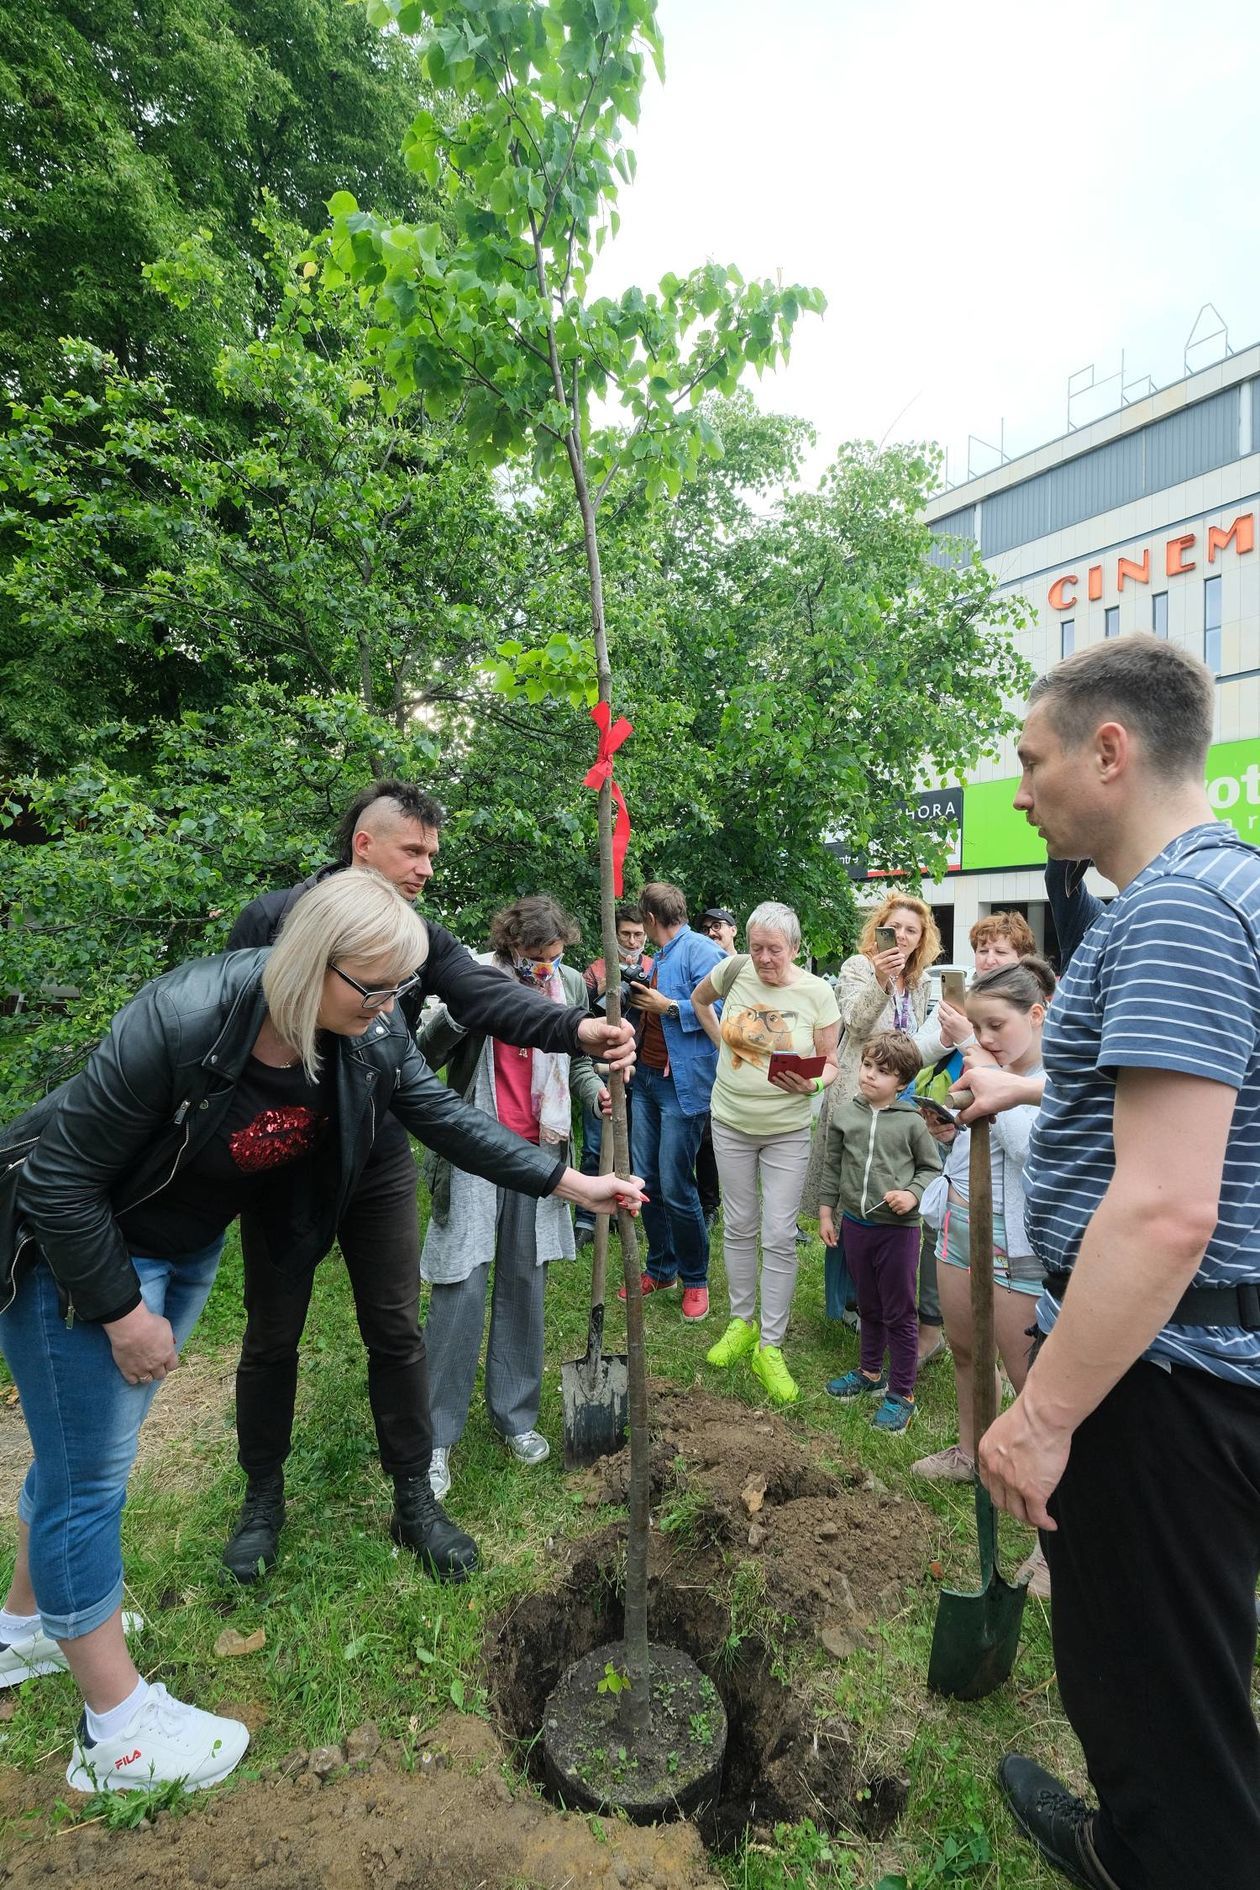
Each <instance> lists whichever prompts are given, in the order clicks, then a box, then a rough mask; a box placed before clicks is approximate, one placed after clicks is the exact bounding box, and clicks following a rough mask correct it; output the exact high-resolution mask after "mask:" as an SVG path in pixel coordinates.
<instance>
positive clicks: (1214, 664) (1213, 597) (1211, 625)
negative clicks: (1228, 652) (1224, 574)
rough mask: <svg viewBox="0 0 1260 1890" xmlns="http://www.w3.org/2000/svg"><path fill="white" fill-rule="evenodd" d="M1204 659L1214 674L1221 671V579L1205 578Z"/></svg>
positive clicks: (1216, 674)
mask: <svg viewBox="0 0 1260 1890" xmlns="http://www.w3.org/2000/svg"><path fill="white" fill-rule="evenodd" d="M1203 661H1204V662H1205V663H1206V664H1207V666H1208V668H1209V669H1210V670H1211V672H1212V674H1213V675H1214V676H1219V675H1220V673H1221V580H1220V579H1219V578H1218V577H1210V578H1205V579H1204V580H1203Z"/></svg>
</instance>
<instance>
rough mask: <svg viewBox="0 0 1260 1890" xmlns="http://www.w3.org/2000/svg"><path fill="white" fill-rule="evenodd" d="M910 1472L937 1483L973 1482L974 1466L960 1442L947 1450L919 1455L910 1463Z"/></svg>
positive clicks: (974, 1475)
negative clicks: (928, 1454) (929, 1454)
mask: <svg viewBox="0 0 1260 1890" xmlns="http://www.w3.org/2000/svg"><path fill="white" fill-rule="evenodd" d="M910 1474H911V1476H912V1477H927V1478H928V1480H929V1481H933V1482H937V1483H974V1482H975V1480H976V1466H975V1464H974V1463H973V1462H972V1460H971V1458H970V1457H969V1456H968V1455H967V1453H966V1451H965V1450H964V1449H963V1448H962V1446H961V1444H951V1445H950V1446H949V1448H948V1450H934V1451H933V1452H932V1455H931V1456H930V1457H920V1458H919V1461H918V1462H917V1463H912V1464H911V1465H910Z"/></svg>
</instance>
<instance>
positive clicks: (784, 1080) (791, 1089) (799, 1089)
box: [770, 1070, 818, 1096]
mask: <svg viewBox="0 0 1260 1890" xmlns="http://www.w3.org/2000/svg"><path fill="white" fill-rule="evenodd" d="M770 1081H771V1082H772V1083H773V1084H774V1087H775V1088H776V1089H782V1090H786V1092H787V1094H788V1095H789V1096H814V1095H817V1093H818V1078H817V1077H816V1076H802V1075H801V1073H800V1071H799V1070H780V1071H779V1072H778V1074H777V1075H775V1076H772V1077H771V1078H770Z"/></svg>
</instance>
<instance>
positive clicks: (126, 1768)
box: [66, 1681, 249, 1792]
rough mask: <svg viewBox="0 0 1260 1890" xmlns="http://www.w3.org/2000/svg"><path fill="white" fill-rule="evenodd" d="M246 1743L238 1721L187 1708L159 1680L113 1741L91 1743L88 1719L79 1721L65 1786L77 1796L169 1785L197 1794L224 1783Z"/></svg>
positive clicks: (246, 1740)
mask: <svg viewBox="0 0 1260 1890" xmlns="http://www.w3.org/2000/svg"><path fill="white" fill-rule="evenodd" d="M248 1744H249V1732H248V1730H247V1728H246V1727H244V1726H242V1725H241V1722H240V1721H239V1720H238V1719H220V1718H219V1716H218V1715H217V1714H216V1713H205V1712H203V1711H202V1710H201V1708H200V1707H199V1706H186V1705H185V1704H184V1702H183V1701H182V1700H174V1699H172V1698H171V1696H170V1694H169V1693H168V1692H167V1691H166V1688H165V1687H164V1686H163V1685H162V1683H161V1682H160V1681H158V1682H156V1683H155V1684H154V1685H153V1686H151V1687H150V1688H149V1693H148V1698H147V1699H146V1700H145V1702H144V1705H143V1706H142V1707H141V1708H140V1710H139V1711H138V1712H137V1713H136V1715H135V1717H134V1718H133V1719H132V1721H131V1723H130V1725H128V1726H127V1727H126V1728H125V1730H124V1731H122V1732H120V1733H119V1734H118V1735H117V1737H116V1738H114V1739H98V1740H96V1741H93V1740H90V1739H89V1738H88V1733H87V1715H86V1714H83V1715H82V1716H81V1717H80V1719H79V1725H78V1729H77V1731H76V1733H75V1739H74V1751H73V1752H72V1754H71V1755H70V1764H69V1766H68V1767H67V1768H66V1783H67V1785H72V1786H73V1787H74V1789H75V1791H76V1792H93V1791H114V1792H126V1791H142V1790H144V1789H145V1788H146V1787H147V1786H150V1785H164V1784H166V1783H168V1781H172V1780H173V1781H176V1782H178V1783H179V1784H180V1785H182V1786H183V1787H184V1790H185V1791H188V1792H200V1791H204V1790H205V1788H206V1786H207V1785H217V1784H218V1783H219V1781H220V1779H225V1778H226V1777H227V1775H228V1773H229V1772H231V1771H232V1770H233V1769H234V1768H235V1767H236V1766H237V1765H239V1764H240V1761H241V1759H242V1757H243V1756H244V1752H245V1748H246V1746H247V1745H248Z"/></svg>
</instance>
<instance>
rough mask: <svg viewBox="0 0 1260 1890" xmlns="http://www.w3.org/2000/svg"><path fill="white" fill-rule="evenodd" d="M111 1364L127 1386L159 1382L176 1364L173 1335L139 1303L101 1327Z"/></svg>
mask: <svg viewBox="0 0 1260 1890" xmlns="http://www.w3.org/2000/svg"><path fill="white" fill-rule="evenodd" d="M105 1336H106V1338H107V1339H108V1340H109V1343H110V1346H111V1348H112V1350H113V1354H114V1363H115V1365H117V1367H118V1369H119V1371H120V1372H121V1373H122V1375H123V1377H124V1378H125V1379H126V1380H127V1383H128V1384H129V1385H153V1384H160V1382H161V1381H162V1379H163V1378H165V1377H166V1374H167V1373H168V1372H173V1371H174V1370H175V1367H176V1366H177V1365H178V1364H179V1353H178V1352H177V1351H176V1350H175V1334H174V1333H173V1332H172V1331H171V1327H170V1321H169V1320H166V1319H163V1317H162V1315H161V1313H154V1312H150V1311H149V1309H148V1307H147V1306H145V1305H143V1304H141V1305H139V1306H133V1307H132V1309H131V1311H130V1312H129V1313H124V1314H123V1316H122V1318H121V1319H111V1320H110V1322H109V1324H108V1325H107V1326H106V1327H105Z"/></svg>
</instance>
